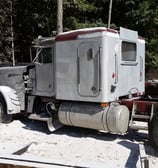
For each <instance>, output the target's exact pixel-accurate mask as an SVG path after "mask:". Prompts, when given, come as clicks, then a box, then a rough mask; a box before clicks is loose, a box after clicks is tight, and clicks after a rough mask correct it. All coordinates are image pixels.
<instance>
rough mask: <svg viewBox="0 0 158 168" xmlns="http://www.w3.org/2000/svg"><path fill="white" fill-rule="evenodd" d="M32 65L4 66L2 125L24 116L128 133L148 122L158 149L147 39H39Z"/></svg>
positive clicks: (52, 124)
mask: <svg viewBox="0 0 158 168" xmlns="http://www.w3.org/2000/svg"><path fill="white" fill-rule="evenodd" d="M30 51H31V52H30V53H31V58H32V63H30V64H28V65H23V66H8V67H0V122H2V123H8V122H11V121H12V117H13V115H16V114H18V113H21V114H24V115H26V116H28V118H30V119H32V120H41V121H46V122H47V124H48V128H49V130H50V131H54V130H56V129H58V128H60V127H61V126H62V125H70V126H76V127H85V128H90V129H96V130H104V131H105V132H110V133H115V134H124V133H126V132H127V131H128V129H129V128H130V127H133V128H134V127H136V128H137V129H141V128H140V127H139V126H135V125H134V124H133V123H134V122H135V121H137V120H138V121H140V120H143V121H146V122H147V123H148V125H149V135H150V138H151V141H152V143H153V145H154V146H155V147H156V148H158V131H157V129H158V127H157V125H158V121H157V120H158V119H157V116H158V114H157V106H158V103H157V99H155V98H152V97H151V95H150V98H149V95H146V94H145V40H144V39H143V38H142V37H140V36H139V35H138V33H137V31H133V30H129V29H125V28H122V27H121V28H120V29H119V30H114V29H107V28H104V27H99V28H87V29H79V30H74V31H69V32H64V33H61V34H59V35H57V36H56V37H55V38H43V37H41V38H39V39H38V42H37V43H36V45H34V46H32V47H31V50H30Z"/></svg>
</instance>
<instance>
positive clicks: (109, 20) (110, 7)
mask: <svg viewBox="0 0 158 168" xmlns="http://www.w3.org/2000/svg"><path fill="white" fill-rule="evenodd" d="M111 12H112V0H110V3H109V17H108V29H110V24H111Z"/></svg>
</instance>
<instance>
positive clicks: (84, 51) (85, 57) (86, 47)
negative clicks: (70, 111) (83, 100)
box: [78, 41, 100, 97]
mask: <svg viewBox="0 0 158 168" xmlns="http://www.w3.org/2000/svg"><path fill="white" fill-rule="evenodd" d="M99 55H100V51H99V44H98V43H97V42H95V41H91V42H83V43H80V45H79V47H78V92H79V94H80V95H81V96H92V97H95V96H98V94H99V85H100V84H99V80H100V79H99V78H100V76H99V73H100V72H99V62H100V61H99V59H100V56H99Z"/></svg>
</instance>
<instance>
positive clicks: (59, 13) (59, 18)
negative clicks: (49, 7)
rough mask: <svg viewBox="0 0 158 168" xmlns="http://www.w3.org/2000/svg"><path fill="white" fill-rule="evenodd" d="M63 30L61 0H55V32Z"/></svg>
mask: <svg viewBox="0 0 158 168" xmlns="http://www.w3.org/2000/svg"><path fill="white" fill-rule="evenodd" d="M61 32H63V0H57V34H59V33H61Z"/></svg>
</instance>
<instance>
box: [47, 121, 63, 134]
mask: <svg viewBox="0 0 158 168" xmlns="http://www.w3.org/2000/svg"><path fill="white" fill-rule="evenodd" d="M47 126H48V129H49V131H50V132H53V131H56V130H58V129H59V128H61V127H63V124H61V123H60V122H59V121H58V120H53V119H52V118H50V119H48V120H47Z"/></svg>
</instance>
